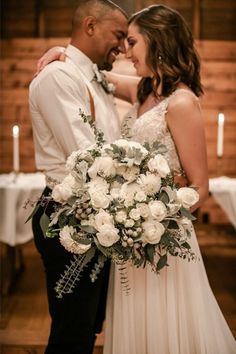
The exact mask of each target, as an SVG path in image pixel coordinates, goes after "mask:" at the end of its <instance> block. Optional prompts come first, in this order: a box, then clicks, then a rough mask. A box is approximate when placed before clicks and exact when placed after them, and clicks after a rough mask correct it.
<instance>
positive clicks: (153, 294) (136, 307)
mask: <svg viewBox="0 0 236 354" xmlns="http://www.w3.org/2000/svg"><path fill="white" fill-rule="evenodd" d="M181 91H182V89H180V90H177V91H175V92H174V95H175V94H182V92H181ZM189 94H192V93H191V92H189ZM172 95H173V94H172ZM171 97H172V96H169V97H168V98H166V99H164V100H163V101H162V102H161V103H160V104H159V105H157V106H155V107H154V108H152V109H150V110H149V111H148V112H146V113H144V114H143V115H141V116H140V117H139V118H138V119H136V117H137V106H134V107H133V109H132V110H131V112H130V113H129V115H128V116H127V117H126V118H125V121H124V126H123V132H124V134H125V136H128V137H131V138H132V140H135V141H138V142H140V143H143V142H145V141H149V142H152V141H154V140H157V139H158V140H160V141H162V142H163V143H164V144H165V145H166V147H167V148H168V153H167V158H168V160H169V164H170V166H171V168H172V169H175V170H179V169H180V163H179V159H178V156H177V152H176V149H175V145H174V142H173V140H172V138H171V135H170V132H169V131H168V128H167V125H166V121H165V113H166V111H167V109H168V103H169V100H170V99H171ZM191 234H192V238H191V246H192V248H193V250H194V252H195V253H196V254H198V255H199V257H200V261H197V262H188V261H185V260H182V259H180V258H178V257H171V258H170V259H169V262H168V263H169V267H165V269H162V270H161V273H160V275H156V274H154V273H153V272H152V271H151V270H150V268H148V267H147V268H145V269H141V268H139V269H137V268H134V267H131V266H129V267H128V279H129V285H130V288H131V290H130V293H129V295H126V293H125V292H124V291H123V290H122V288H121V282H120V274H119V271H118V269H117V267H114V266H113V267H112V271H111V277H110V285H109V294H108V303H107V314H106V324H105V345H104V352H103V353H104V354H233V353H236V344H235V340H234V338H233V335H232V334H231V332H230V329H229V327H228V325H227V323H226V321H225V319H224V317H223V315H222V313H221V311H220V308H219V306H218V304H217V302H216V300H215V297H214V295H213V293H212V290H211V288H210V285H209V282H208V279H207V275H206V271H205V268H204V264H203V261H202V258H201V255H200V250H199V246H198V243H197V239H196V235H195V232H194V229H193V228H192V231H191Z"/></svg>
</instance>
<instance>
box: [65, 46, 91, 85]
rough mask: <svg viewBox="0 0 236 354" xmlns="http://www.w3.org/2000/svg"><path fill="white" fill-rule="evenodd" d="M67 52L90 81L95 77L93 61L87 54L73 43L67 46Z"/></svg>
mask: <svg viewBox="0 0 236 354" xmlns="http://www.w3.org/2000/svg"><path fill="white" fill-rule="evenodd" d="M65 54H66V55H67V57H68V58H70V59H71V60H72V61H73V63H74V64H75V65H76V66H77V67H78V68H79V69H80V70H81V71H82V72H83V73H84V74H85V76H86V77H87V78H88V79H89V81H92V80H93V79H94V70H93V62H92V60H91V59H89V57H88V56H87V55H86V54H84V53H83V52H82V51H81V50H79V49H78V48H76V47H74V46H73V45H72V44H69V45H68V46H67V48H66V50H65Z"/></svg>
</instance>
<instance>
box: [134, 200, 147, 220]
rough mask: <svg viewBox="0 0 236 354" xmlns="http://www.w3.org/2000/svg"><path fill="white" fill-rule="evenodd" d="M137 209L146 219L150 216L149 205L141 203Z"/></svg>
mask: <svg viewBox="0 0 236 354" xmlns="http://www.w3.org/2000/svg"><path fill="white" fill-rule="evenodd" d="M136 208H137V209H138V210H139V212H140V215H141V216H142V217H143V218H144V219H146V218H148V217H149V216H150V210H149V207H148V205H147V204H145V203H139V204H137V205H136Z"/></svg>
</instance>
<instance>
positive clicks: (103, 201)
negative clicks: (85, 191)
mask: <svg viewBox="0 0 236 354" xmlns="http://www.w3.org/2000/svg"><path fill="white" fill-rule="evenodd" d="M90 198H91V204H92V206H93V208H94V209H100V208H101V209H106V208H108V206H109V204H110V198H109V196H108V195H107V194H105V193H103V192H100V191H98V192H95V191H94V192H93V193H90Z"/></svg>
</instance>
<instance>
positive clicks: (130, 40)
mask: <svg viewBox="0 0 236 354" xmlns="http://www.w3.org/2000/svg"><path fill="white" fill-rule="evenodd" d="M127 43H128V46H129V48H132V47H133V46H134V45H135V44H136V41H135V40H134V39H131V38H127Z"/></svg>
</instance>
